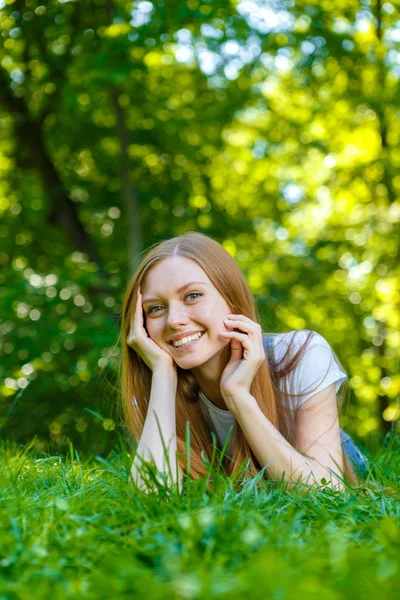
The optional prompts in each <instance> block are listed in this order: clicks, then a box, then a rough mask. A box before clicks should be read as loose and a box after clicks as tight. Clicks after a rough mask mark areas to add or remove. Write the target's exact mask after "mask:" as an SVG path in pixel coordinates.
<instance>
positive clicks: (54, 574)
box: [0, 436, 400, 600]
mask: <svg viewBox="0 0 400 600" xmlns="http://www.w3.org/2000/svg"><path fill="white" fill-rule="evenodd" d="M399 441H400V440H399V438H398V436H397V438H396V437H393V438H392V439H391V443H390V444H389V445H388V447H386V448H381V449H380V450H379V451H378V452H377V455H376V457H375V459H374V461H373V463H372V464H371V470H370V474H369V476H368V480H367V481H366V483H365V484H364V485H363V486H360V487H358V488H354V489H351V488H349V489H347V490H346V491H345V492H343V493H341V492H334V491H332V490H328V489H322V488H321V489H319V490H314V491H312V492H309V493H308V494H307V495H305V496H304V495H303V494H302V493H300V492H299V491H298V490H297V489H295V488H294V489H292V490H290V491H284V490H283V489H280V488H279V487H276V486H274V485H272V484H271V482H268V481H264V483H263V485H262V487H261V489H259V488H258V487H257V485H256V484H255V480H248V481H246V482H245V483H244V482H243V484H242V485H241V486H240V488H239V489H236V491H235V490H234V489H233V486H232V481H231V480H230V479H229V478H227V477H225V476H223V475H221V474H220V473H218V472H216V471H211V472H210V474H211V475H212V479H213V481H214V483H215V487H214V490H213V491H212V490H209V491H208V492H207V493H206V492H205V491H204V490H205V486H204V480H191V479H187V480H185V481H184V483H183V490H182V493H181V494H179V493H178V492H177V490H176V489H171V488H168V487H166V486H165V487H163V486H159V493H158V494H150V495H148V494H145V493H144V492H141V491H140V490H138V489H137V488H136V487H135V486H133V485H128V476H129V471H130V466H131V463H132V455H131V454H130V452H129V451H128V450H127V449H126V447H125V446H124V443H123V442H122V440H121V443H122V446H121V448H120V449H119V450H118V451H116V450H114V451H113V452H112V453H111V454H110V455H109V456H108V457H107V459H106V460H105V459H102V458H101V457H99V456H97V457H95V458H92V459H90V460H82V459H81V457H80V455H79V452H78V451H77V450H76V449H74V447H73V446H72V444H70V445H69V450H68V453H67V454H66V455H65V456H60V455H47V454H42V453H38V452H35V451H34V450H33V448H34V446H35V440H32V443H31V444H30V445H27V446H25V447H23V446H18V445H16V444H11V443H8V444H5V443H2V444H1V446H0V465H1V466H2V469H1V473H0V498H1V501H0V593H1V595H2V597H4V598H26V597H30V596H31V593H32V589H34V590H35V598H37V600H41V599H42V598H43V599H45V598H48V597H49V595H51V596H52V597H55V598H60V599H63V598H76V597H78V596H79V597H80V598H96V600H97V599H98V598H116V597H134V598H138V600H141V599H142V598H160V599H161V598H193V599H203V598H204V599H206V598H207V599H214V598H224V599H228V598H229V599H231V598H243V596H244V595H245V596H246V597H249V598H254V599H256V598H257V599H258V598H265V597H280V598H288V599H292V598H293V600H294V599H296V598H299V597H300V598H303V597H307V598H310V597H311V598H326V599H334V598H339V597H340V598H341V597H352V598H360V599H364V598H365V599H366V598H368V597H370V596H371V594H374V593H376V594H379V597H380V598H383V599H387V600H389V599H391V598H395V597H397V596H398V593H399V591H400V590H399V581H400V559H399V557H400V553H399V546H400V537H399V531H400V529H399V515H398V497H399V493H400V488H399V473H400V462H399V456H400V455H399ZM388 465H390V470H388V471H387V469H386V467H387V466H388ZM388 487H390V488H393V489H391V491H390V490H389V489H388Z"/></svg>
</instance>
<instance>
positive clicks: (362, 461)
mask: <svg viewBox="0 0 400 600" xmlns="http://www.w3.org/2000/svg"><path fill="white" fill-rule="evenodd" d="M340 439H341V442H342V446H343V450H344V452H345V454H346V455H347V457H348V458H349V459H350V463H351V464H352V465H353V466H354V469H355V471H356V472H357V471H358V472H359V474H360V475H361V476H362V477H366V476H367V474H368V469H369V463H368V459H367V458H366V457H365V456H364V454H362V452H361V450H360V449H359V448H358V447H357V446H356V444H355V443H354V441H353V440H352V438H351V437H350V436H349V434H348V433H346V432H345V431H344V429H341V430H340Z"/></svg>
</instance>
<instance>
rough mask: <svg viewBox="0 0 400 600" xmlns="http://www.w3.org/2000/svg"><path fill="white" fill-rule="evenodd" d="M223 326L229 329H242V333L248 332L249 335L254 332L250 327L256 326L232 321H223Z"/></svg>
mask: <svg viewBox="0 0 400 600" xmlns="http://www.w3.org/2000/svg"><path fill="white" fill-rule="evenodd" d="M224 323H225V325H227V326H229V327H237V328H238V329H243V330H244V331H249V332H250V333H254V332H255V328H254V327H252V325H256V323H252V324H250V323H246V322H245V321H239V320H234V319H224Z"/></svg>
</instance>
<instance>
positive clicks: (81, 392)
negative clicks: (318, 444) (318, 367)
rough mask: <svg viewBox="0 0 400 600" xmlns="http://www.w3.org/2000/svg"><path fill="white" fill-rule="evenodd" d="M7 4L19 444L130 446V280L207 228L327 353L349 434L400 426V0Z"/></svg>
mask: <svg viewBox="0 0 400 600" xmlns="http://www.w3.org/2000/svg"><path fill="white" fill-rule="evenodd" d="M2 4H3V6H2V8H1V16H0V31H1V36H0V82H1V88H0V123H1V126H2V127H1V129H2V132H3V133H2V138H1V139H0V191H1V193H0V210H1V212H2V215H3V217H2V221H3V224H2V225H0V239H1V241H2V247H1V251H0V264H1V265H2V270H1V273H0V283H2V284H4V283H5V282H6V281H7V285H6V286H4V287H3V289H2V292H1V296H0V298H1V305H2V307H3V310H2V320H1V322H0V336H1V337H0V343H1V344H2V350H3V353H4V357H5V358H4V360H3V363H2V366H1V367H0V376H1V377H2V378H3V385H2V387H1V388H0V394H1V395H2V398H3V409H2V414H3V415H4V418H3V435H4V430H5V429H7V435H11V436H13V437H15V438H16V439H17V440H19V441H25V440H27V439H29V438H30V437H32V435H33V434H34V433H37V434H38V436H39V439H41V440H45V439H46V438H47V436H49V438H50V440H51V444H54V445H56V446H60V447H62V446H63V445H65V444H66V443H67V440H68V438H71V439H73V441H74V443H75V444H77V445H78V446H80V447H81V448H84V449H87V450H89V451H94V452H102V451H104V450H105V449H106V448H109V447H111V446H112V444H113V443H114V442H115V439H116V438H115V431H114V427H115V423H114V421H113V418H115V417H114V416H113V411H112V407H113V405H114V403H115V398H116V396H115V393H114V391H113V388H114V387H115V386H116V384H117V374H116V361H117V360H118V354H119V347H118V344H116V337H117V328H118V324H119V314H120V310H121V300H122V292H123V288H124V285H125V282H126V281H127V279H128V277H129V272H130V271H131V270H132V269H134V268H135V267H136V265H137V264H138V262H139V261H140V254H141V252H142V251H143V249H144V248H146V247H148V246H149V245H151V244H152V243H154V242H155V241H158V240H159V239H162V238H164V237H168V236H172V235H177V234H180V233H183V232H184V231H188V230H194V229H199V230H201V231H203V232H204V233H206V234H208V235H211V236H212V237H214V238H215V239H218V240H219V241H221V242H222V243H223V244H224V246H225V247H226V249H227V250H228V251H229V252H230V253H231V254H232V255H234V256H235V258H236V259H237V261H238V262H239V264H240V266H241V267H242V269H243V270H244V271H245V273H246V275H247V277H248V279H249V282H250V285H251V288H252V290H253V292H254V293H255V294H256V298H257V300H258V302H259V306H260V309H261V311H262V314H263V318H264V329H265V330H267V329H270V330H274V331H284V330H287V329H296V328H311V329H316V330H318V331H319V332H320V333H322V334H323V335H325V336H326V337H327V339H328V340H329V342H330V343H331V344H332V346H333V347H334V349H335V351H336V352H337V354H338V355H339V358H340V359H341V360H342V362H343V364H344V366H345V368H346V369H347V372H348V374H349V378H350V386H351V389H352V393H353V398H354V400H355V402H354V403H353V404H352V405H351V406H350V409H349V413H348V415H347V421H345V422H344V423H343V424H344V425H345V426H346V427H347V428H348V429H349V431H351V432H353V433H356V434H358V435H359V436H366V435H368V434H369V433H370V432H373V431H375V430H377V429H380V430H381V431H382V432H384V431H385V430H388V429H389V428H390V426H391V424H392V423H394V422H395V421H396V420H397V419H398V412H397V413H396V411H397V410H398V408H397V406H398V398H399V391H400V375H399V370H398V364H399V354H400V334H399V324H400V316H399V310H398V307H399V299H400V290H399V287H400V283H399V282H400V274H399V265H398V240H399V217H400V208H399V206H400V202H399V189H400V179H399V176H398V175H397V171H398V163H399V160H400V159H399V156H400V154H399V151H398V140H399V129H400V126H399V120H398V112H399V106H398V103H399V100H398V98H399V89H398V88H399V75H400V68H399V61H398V57H399V56H400V54H399V51H398V41H399V33H398V32H399V11H398V7H397V5H396V4H395V3H390V2H385V3H384V4H381V2H375V3H374V4H371V3H370V2H367V1H365V2H364V3H361V4H360V3H359V2H355V1H350V2H346V3H344V2H329V1H326V2H323V3H322V4H321V3H318V2H316V1H315V2H310V1H309V0H307V1H306V2H301V1H299V2H296V3H295V5H293V4H292V3H288V2H285V1H279V0H277V1H275V2H261V1H260V2H257V3H255V2H249V1H241V2H238V3H231V4H227V3H223V2H222V1H221V2H220V1H219V0H213V2H206V1H199V0H188V1H185V2H183V1H181V0H171V1H170V2H168V3H165V4H164V3H162V2H157V3H156V2H148V1H138V2H132V3H131V2H126V1H125V0H113V1H111V0H104V1H95V0H92V1H91V2H90V1H89V2H86V3H81V2H74V1H69V2H58V1H56V0H50V1H49V2H48V3H46V5H45V6H44V5H42V4H40V3H39V2H37V1H36V0H25V2H23V1H18V0H17V1H14V2H10V1H8V2H3V3H2ZM104 378H106V379H107V381H108V384H109V385H108V386H105V385H104ZM99 385H101V394H99V387H98V386H99ZM18 390H20V391H21V390H22V391H23V393H22V395H21V396H19V395H18V394H17V393H18ZM16 399H17V400H16ZM11 409H12V412H11V414H9V413H10V410H11ZM85 409H86V410H85ZM88 410H89V411H92V410H94V412H88ZM6 415H8V416H7V419H6V418H5V416H6ZM28 415H29V417H28ZM96 415H97V416H96ZM101 415H103V417H102V416H101ZM90 419H93V423H94V425H93V426H92V425H91V422H90Z"/></svg>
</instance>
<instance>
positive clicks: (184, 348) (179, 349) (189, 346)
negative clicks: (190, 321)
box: [170, 331, 205, 352]
mask: <svg viewBox="0 0 400 600" xmlns="http://www.w3.org/2000/svg"><path fill="white" fill-rule="evenodd" d="M195 333H197V332H195ZM199 333H201V336H200V337H199V338H197V340H193V341H192V342H189V343H188V344H186V345H185V346H178V347H177V346H174V345H173V343H172V342H170V343H171V346H172V347H173V348H174V350H176V351H178V352H179V351H183V350H189V349H190V348H192V347H193V346H194V345H195V344H196V343H197V342H199V341H200V340H201V338H202V337H203V335H204V334H205V331H199Z"/></svg>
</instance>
